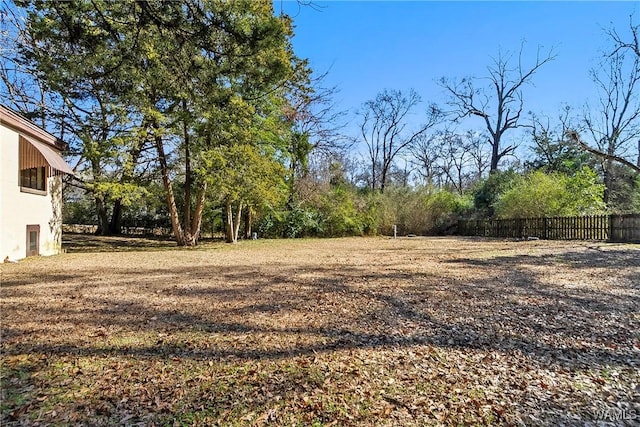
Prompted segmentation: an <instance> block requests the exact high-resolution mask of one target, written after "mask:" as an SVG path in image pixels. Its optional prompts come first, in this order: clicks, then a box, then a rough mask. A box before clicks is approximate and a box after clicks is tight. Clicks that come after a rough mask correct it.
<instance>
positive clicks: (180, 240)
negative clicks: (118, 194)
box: [154, 135, 187, 246]
mask: <svg viewBox="0 0 640 427" xmlns="http://www.w3.org/2000/svg"><path fill="white" fill-rule="evenodd" d="M154 138H155V144H156V149H157V151H158V160H159V162H160V170H161V172H162V184H163V185H164V191H165V197H166V199H167V207H168V208H169V216H170V218H171V229H172V231H173V237H174V238H175V239H176V243H177V244H178V246H185V245H186V244H187V242H186V240H185V235H184V232H183V229H182V226H181V225H180V218H179V216H178V207H177V206H176V198H175V196H174V194H173V187H172V186H171V177H170V176H169V168H168V166H167V158H166V155H165V152H164V143H163V141H162V136H160V135H155V136H154Z"/></svg>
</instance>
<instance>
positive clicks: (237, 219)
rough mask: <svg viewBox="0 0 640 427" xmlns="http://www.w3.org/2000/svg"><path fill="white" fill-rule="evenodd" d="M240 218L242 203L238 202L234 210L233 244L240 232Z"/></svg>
mask: <svg viewBox="0 0 640 427" xmlns="http://www.w3.org/2000/svg"><path fill="white" fill-rule="evenodd" d="M241 217H242V202H238V206H237V208H236V219H235V228H234V230H233V243H236V242H237V241H238V233H239V232H240V218H241Z"/></svg>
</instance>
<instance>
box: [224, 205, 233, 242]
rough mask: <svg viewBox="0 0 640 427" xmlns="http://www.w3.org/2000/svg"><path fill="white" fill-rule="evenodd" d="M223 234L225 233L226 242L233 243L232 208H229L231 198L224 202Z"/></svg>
mask: <svg viewBox="0 0 640 427" xmlns="http://www.w3.org/2000/svg"><path fill="white" fill-rule="evenodd" d="M225 214H226V218H225V234H226V235H227V243H235V240H234V239H233V209H232V208H231V200H229V199H227V200H226V202H225Z"/></svg>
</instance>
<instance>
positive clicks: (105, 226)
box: [95, 197, 109, 236]
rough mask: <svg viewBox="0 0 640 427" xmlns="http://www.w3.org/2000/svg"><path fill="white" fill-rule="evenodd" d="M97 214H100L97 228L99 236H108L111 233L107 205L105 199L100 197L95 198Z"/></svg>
mask: <svg viewBox="0 0 640 427" xmlns="http://www.w3.org/2000/svg"><path fill="white" fill-rule="evenodd" d="M95 201H96V214H97V215H98V228H96V235H97V236H106V235H108V234H109V219H108V218H107V207H106V206H105V205H104V200H102V199H101V198H100V197H96V198H95Z"/></svg>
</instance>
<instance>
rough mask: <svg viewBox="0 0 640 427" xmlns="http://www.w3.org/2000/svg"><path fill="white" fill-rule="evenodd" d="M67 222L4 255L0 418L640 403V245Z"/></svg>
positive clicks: (304, 418) (260, 419)
mask: <svg viewBox="0 0 640 427" xmlns="http://www.w3.org/2000/svg"><path fill="white" fill-rule="evenodd" d="M65 240H68V242H67V245H69V252H68V253H66V254H63V255H60V256H55V257H49V258H31V259H27V260H23V261H21V262H20V263H18V264H4V265H2V266H1V267H0V268H1V269H2V284H1V298H0V304H1V305H0V309H1V311H0V318H1V322H2V344H1V351H2V354H1V363H2V364H1V369H2V373H1V380H2V384H1V385H2V396H1V397H2V403H1V410H2V415H1V419H0V421H1V423H2V424H3V425H12V424H15V425H32V424H33V425H35V424H39V425H69V424H71V425H78V424H84V425H264V424H270V425H301V426H303V425H304V426H306V425H318V426H319V425H340V426H343V425H380V426H382V425H398V426H400V425H403V426H404V425H503V424H506V425H517V424H526V425H558V424H562V423H564V424H565V425H585V424H587V425H589V424H590V423H591V425H596V424H597V423H600V422H601V421H603V420H604V421H606V419H608V418H613V417H625V418H627V420H626V421H621V422H623V423H627V424H628V425H636V424H634V423H638V422H639V420H640V373H639V365H640V314H639V312H640V309H639V308H640V246H638V245H614V244H602V243H592V242H591V243H588V242H587V243H580V242H578V243H576V242H545V241H526V242H523V241H518V242H516V241H500V240H480V239H463V238H414V239H409V238H404V239H397V240H393V239H385V238H366V239H365V238H353V239H334V240H295V241H291V240H286V241H262V240H259V241H254V242H243V243H240V244H238V245H235V246H229V245H224V244H221V243H207V244H205V245H203V247H201V248H198V249H195V250H181V249H177V248H175V247H173V245H172V244H171V243H170V242H164V241H158V240H153V241H144V240H140V239H133V240H132V239H115V238H114V239H99V240H96V239H94V238H89V237H82V236H66V237H65ZM119 249H126V250H125V251H119ZM79 250H81V252H78V251H79ZM603 411H604V412H603Z"/></svg>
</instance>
